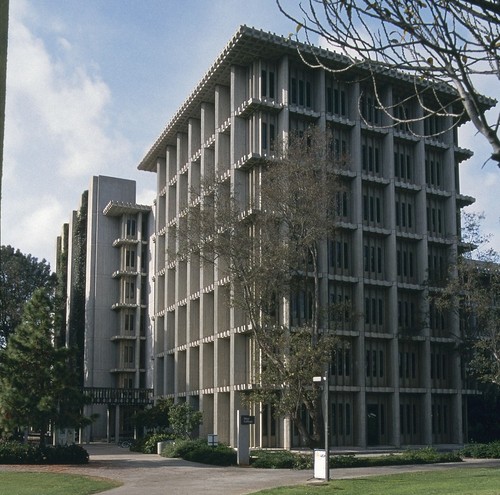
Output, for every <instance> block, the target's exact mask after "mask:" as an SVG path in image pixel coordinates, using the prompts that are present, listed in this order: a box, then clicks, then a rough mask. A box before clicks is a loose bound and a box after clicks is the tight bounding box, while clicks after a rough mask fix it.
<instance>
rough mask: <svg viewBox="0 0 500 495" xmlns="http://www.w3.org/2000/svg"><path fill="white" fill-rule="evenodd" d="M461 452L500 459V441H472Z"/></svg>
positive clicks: (467, 455)
mask: <svg viewBox="0 0 500 495" xmlns="http://www.w3.org/2000/svg"><path fill="white" fill-rule="evenodd" d="M460 454H461V455H463V456H464V457H474V458H477V459H500V441H498V440H497V441H495V442H491V443H471V444H469V445H466V446H465V447H464V448H463V449H462V450H461V451H460Z"/></svg>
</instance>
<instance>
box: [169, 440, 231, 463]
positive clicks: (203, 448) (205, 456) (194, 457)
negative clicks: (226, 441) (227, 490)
mask: <svg viewBox="0 0 500 495" xmlns="http://www.w3.org/2000/svg"><path fill="white" fill-rule="evenodd" d="M161 455H162V456H164V457H180V458H181V459H185V460H186V461H191V462H200V463H203V464H213V465H216V466H233V465H235V464H236V460H237V459H236V452H235V451H234V450H233V449H232V448H230V447H228V446H226V445H223V444H219V445H218V446H217V447H211V446H210V445H208V443H207V441H206V440H202V439H198V440H176V441H175V442H173V443H171V444H169V445H167V447H166V448H165V449H164V450H163V452H162V454H161Z"/></svg>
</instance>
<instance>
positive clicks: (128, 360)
mask: <svg viewBox="0 0 500 495" xmlns="http://www.w3.org/2000/svg"><path fill="white" fill-rule="evenodd" d="M123 365H124V367H125V368H133V367H134V365H135V346H134V345H133V344H125V345H124V346H123Z"/></svg>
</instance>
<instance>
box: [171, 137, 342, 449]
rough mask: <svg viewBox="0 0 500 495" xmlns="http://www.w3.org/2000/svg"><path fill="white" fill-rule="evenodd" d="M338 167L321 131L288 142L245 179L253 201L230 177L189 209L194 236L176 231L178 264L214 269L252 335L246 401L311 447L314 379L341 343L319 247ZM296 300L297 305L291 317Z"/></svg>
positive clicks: (316, 435) (318, 425) (317, 432)
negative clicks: (267, 409) (196, 262)
mask: <svg viewBox="0 0 500 495" xmlns="http://www.w3.org/2000/svg"><path fill="white" fill-rule="evenodd" d="M338 167H339V161H338V160H335V159H333V157H332V153H331V151H330V146H328V139H327V135H326V134H325V133H324V132H321V131H318V130H315V129H310V130H308V131H306V132H305V133H304V134H303V135H299V134H295V135H291V136H290V137H289V140H287V142H286V145H285V144H283V145H281V146H277V147H276V152H275V158H274V159H272V160H263V161H261V162H260V163H258V164H254V166H253V168H252V169H251V170H249V171H248V172H247V173H248V174H249V176H251V177H252V179H249V181H250V182H251V183H252V184H253V186H252V187H249V188H247V191H248V192H247V197H245V198H241V197H239V196H237V195H236V194H233V193H232V192H231V188H230V184H229V182H228V181H226V180H224V179H221V180H220V181H215V182H212V183H209V184H207V185H205V186H204V187H202V190H201V191H200V196H199V198H197V199H196V198H195V199H194V201H193V202H192V205H193V206H192V207H191V211H190V214H189V216H188V217H189V218H188V228H184V229H179V231H178V253H177V255H176V256H181V257H183V256H184V257H186V256H190V257H191V259H194V258H199V259H201V260H202V261H201V263H202V264H203V265H205V266H214V267H215V270H216V272H217V279H218V280H219V281H221V280H222V281H223V282H222V283H226V284H227V285H229V287H230V292H231V304H232V306H233V307H234V308H235V310H237V311H239V313H240V315H241V323H242V325H246V328H247V329H248V331H249V332H251V335H252V337H253V340H254V342H255V344H256V346H255V348H256V351H255V362H254V366H255V369H254V374H253V377H252V378H251V381H252V390H251V391H249V393H248V395H249V400H250V401H252V402H263V403H266V404H271V405H272V406H273V408H274V410H275V411H276V413H277V414H278V415H280V416H287V417H289V418H290V419H291V420H292V421H293V423H294V424H295V426H296V427H297V429H298V431H299V434H300V436H301V440H302V442H303V443H304V444H308V445H311V444H313V443H315V442H318V441H319V440H320V438H321V435H322V420H321V407H320V401H319V395H318V390H317V389H315V388H314V387H313V379H312V378H313V376H315V375H321V374H323V373H324V370H325V366H326V365H327V363H328V362H329V361H330V359H331V353H332V351H333V348H334V345H335V338H334V335H333V334H334V332H333V330H334V325H333V324H332V321H334V319H333V318H329V315H330V313H331V308H330V307H329V302H328V301H325V300H323V299H324V298H322V296H321V294H320V283H321V277H320V271H321V256H322V251H321V249H322V248H321V246H322V243H326V241H327V239H329V238H330V239H331V238H332V237H333V236H334V235H335V220H336V211H337V199H338V198H337V193H338V192H339V191H340V190H341V185H340V180H339V174H338ZM323 253H324V251H323ZM219 283H221V282H219ZM294 298H295V300H299V299H300V301H301V303H300V304H301V311H297V312H296V315H295V316H294V315H293V313H294V303H293V302H292V299H294ZM290 308H291V309H290ZM304 412H306V414H308V415H309V417H310V419H311V423H312V424H313V433H312V434H310V433H309V432H308V430H307V428H306V425H305V423H304V417H303V415H304Z"/></svg>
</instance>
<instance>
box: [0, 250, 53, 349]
mask: <svg viewBox="0 0 500 495" xmlns="http://www.w3.org/2000/svg"><path fill="white" fill-rule="evenodd" d="M55 280H56V279H55V275H54V274H52V273H51V271H50V265H49V264H48V263H47V262H46V261H45V259H43V260H42V261H38V259H37V258H34V257H33V256H31V254H27V255H26V254H23V253H22V252H21V251H20V250H19V249H17V250H15V249H14V248H13V247H12V246H1V248H0V347H5V345H6V343H7V341H8V339H9V336H10V335H11V334H12V332H14V330H15V329H16V328H17V326H18V325H19V324H20V323H21V319H22V314H23V307H24V304H25V303H26V302H27V301H28V300H29V299H30V298H31V296H32V295H33V293H34V291H35V290H36V289H38V288H40V287H43V288H45V289H47V290H52V289H53V288H54V286H55Z"/></svg>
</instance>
